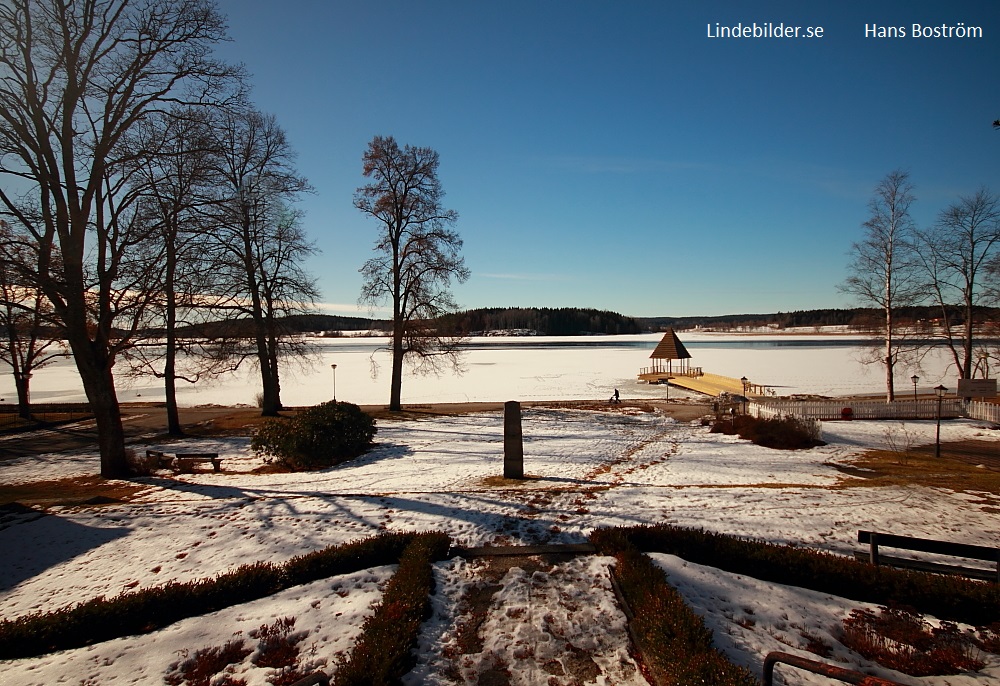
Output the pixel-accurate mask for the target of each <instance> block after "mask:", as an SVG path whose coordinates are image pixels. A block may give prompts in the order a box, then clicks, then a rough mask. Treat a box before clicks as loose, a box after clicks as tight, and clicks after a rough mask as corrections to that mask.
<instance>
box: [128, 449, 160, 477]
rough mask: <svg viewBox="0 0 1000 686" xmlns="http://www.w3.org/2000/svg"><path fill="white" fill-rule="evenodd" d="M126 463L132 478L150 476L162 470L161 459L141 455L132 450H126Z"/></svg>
mask: <svg viewBox="0 0 1000 686" xmlns="http://www.w3.org/2000/svg"><path fill="white" fill-rule="evenodd" d="M125 462H126V464H128V473H129V474H131V475H132V476H150V475H151V474H153V472H155V471H156V470H157V469H159V468H160V458H158V457H149V456H148V455H146V454H145V453H143V454H139V453H137V452H136V451H135V450H133V449H132V448H126V449H125Z"/></svg>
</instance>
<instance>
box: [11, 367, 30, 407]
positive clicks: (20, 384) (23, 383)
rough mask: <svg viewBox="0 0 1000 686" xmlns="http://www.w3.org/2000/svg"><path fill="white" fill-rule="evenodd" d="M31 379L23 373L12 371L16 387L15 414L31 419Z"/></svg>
mask: <svg viewBox="0 0 1000 686" xmlns="http://www.w3.org/2000/svg"><path fill="white" fill-rule="evenodd" d="M30 383H31V381H30V380H29V379H28V378H27V376H26V375H25V374H22V373H21V372H19V371H17V370H15V371H14V387H15V388H16V389H17V415H18V416H19V417H20V418H21V419H31V392H30V391H31V389H30V387H29V384H30Z"/></svg>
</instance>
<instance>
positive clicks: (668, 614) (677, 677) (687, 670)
mask: <svg viewBox="0 0 1000 686" xmlns="http://www.w3.org/2000/svg"><path fill="white" fill-rule="evenodd" d="M615 560H616V563H615V568H614V575H615V578H616V579H617V580H618V583H619V586H620V587H621V591H622V595H624V596H625V599H626V600H627V601H628V604H629V606H630V607H631V608H632V610H633V611H634V612H635V617H634V618H632V619H631V620H630V625H631V627H632V630H633V632H634V634H635V636H636V639H637V640H638V642H639V643H640V646H639V647H640V648H641V649H642V656H643V659H644V662H645V667H646V669H647V670H649V672H650V674H652V675H653V676H654V677H655V681H654V683H658V684H669V685H670V686H687V685H688V684H715V685H716V686H756V684H757V679H755V678H754V677H753V675H751V674H750V672H748V671H747V670H746V669H744V668H743V667H738V666H736V665H734V664H733V663H732V662H730V661H729V660H728V659H727V658H726V656H725V655H723V654H722V653H720V652H719V651H718V650H716V649H715V648H714V647H712V632H711V631H710V630H709V629H708V628H707V627H706V626H705V622H704V621H703V620H702V618H701V617H699V616H698V615H697V614H696V613H695V612H694V611H693V610H692V609H691V608H690V607H688V605H687V603H685V602H684V598H683V597H681V595H680V593H678V592H677V589H675V588H674V587H673V586H671V585H670V584H669V583H668V582H667V579H666V575H665V574H664V573H663V570H661V569H660V568H659V567H657V566H656V564H654V563H653V561H652V560H650V559H649V557H648V556H647V555H643V554H642V553H640V552H639V551H638V550H636V549H635V547H634V546H630V545H627V546H625V547H624V548H623V549H622V550H619V551H618V553H617V554H616V555H615Z"/></svg>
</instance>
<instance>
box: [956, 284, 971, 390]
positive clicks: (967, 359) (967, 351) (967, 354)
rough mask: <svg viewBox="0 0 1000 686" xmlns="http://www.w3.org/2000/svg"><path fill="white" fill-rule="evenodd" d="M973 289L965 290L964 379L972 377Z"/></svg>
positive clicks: (960, 374)
mask: <svg viewBox="0 0 1000 686" xmlns="http://www.w3.org/2000/svg"><path fill="white" fill-rule="evenodd" d="M972 297H973V295H972V291H971V290H970V289H966V292H965V327H964V331H963V334H964V336H963V338H964V340H963V341H962V362H963V364H962V368H961V369H959V370H958V371H959V377H960V378H962V379H971V378H972V338H973V331H972V314H973V310H972Z"/></svg>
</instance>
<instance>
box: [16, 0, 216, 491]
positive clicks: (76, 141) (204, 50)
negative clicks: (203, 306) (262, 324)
mask: <svg viewBox="0 0 1000 686" xmlns="http://www.w3.org/2000/svg"><path fill="white" fill-rule="evenodd" d="M224 38H225V21H224V19H223V17H222V16H221V15H220V14H219V13H218V12H217V11H216V9H215V7H214V5H213V4H212V3H211V2H209V1H208V0H142V1H141V2H140V1H138V0H89V1H88V2H76V1H73V0H5V1H4V2H3V3H2V4H0V174H2V175H4V176H6V177H8V178H11V179H14V181H13V183H16V184H18V186H19V187H24V186H27V187H28V191H27V192H28V193H29V194H31V195H32V196H33V198H34V200H33V201H32V204H33V205H35V206H37V208H38V210H39V217H38V219H37V220H33V219H32V218H31V217H29V216H27V215H26V214H25V213H24V211H23V203H21V202H20V200H19V198H16V197H12V195H11V194H10V193H8V192H7V190H4V189H0V203H2V205H3V206H5V207H6V209H7V210H8V211H9V212H11V213H12V214H13V215H14V216H15V217H16V218H17V219H18V220H19V221H21V222H22V223H24V224H25V226H26V227H27V228H28V231H29V232H30V234H31V235H32V237H33V239H34V241H35V242H36V245H37V260H38V261H37V265H36V269H37V274H38V278H39V286H40V288H41V290H42V292H43V293H44V295H45V297H46V299H47V300H48V301H49V302H50V303H51V304H52V307H53V310H54V311H55V314H56V315H57V316H58V318H59V319H60V320H61V321H62V323H63V325H64V327H65V333H66V337H67V341H68V343H69V347H70V349H71V350H72V352H73V356H74V359H75V361H76V365H77V369H78V370H79V372H80V377H81V380H82V381H83V386H84V389H85V391H86V393H87V398H88V400H89V401H90V404H91V408H92V410H93V412H94V415H95V418H96V420H97V428H98V446H99V449H100V453H101V474H102V475H103V476H105V477H119V476H122V475H124V474H126V473H127V471H128V465H127V462H126V459H125V443H124V434H123V431H122V425H121V412H120V407H119V404H118V398H117V394H116V391H115V383H114V377H113V375H112V368H113V366H114V364H115V359H116V357H117V355H118V354H119V353H120V352H121V350H122V349H123V348H124V347H126V346H127V345H128V341H129V340H130V336H131V335H132V333H134V332H135V331H136V330H138V329H139V328H140V327H141V326H144V325H145V324H146V323H147V322H146V321H145V319H144V312H145V306H146V305H147V304H148V299H149V293H150V291H149V286H150V280H151V279H153V278H154V276H155V271H156V270H155V267H156V266H157V265H159V264H161V263H162V254H160V252H161V242H160V241H158V240H157V238H158V236H157V235H156V232H155V231H154V230H152V228H151V227H150V226H149V225H148V223H147V222H146V221H144V217H143V216H142V214H141V213H139V212H138V211H137V204H138V201H139V198H140V197H141V195H142V194H141V192H140V191H139V189H137V187H136V186H135V182H136V177H135V175H134V173H133V171H134V169H135V165H134V164H131V162H132V161H131V160H129V159H128V158H127V156H128V150H127V148H125V147H123V142H124V139H125V137H126V136H127V135H128V133H129V132H130V131H131V130H132V129H133V127H135V126H136V125H137V124H138V123H139V122H141V121H142V120H143V119H144V118H145V117H147V116H149V115H150V114H151V113H152V112H155V111H159V110H163V109H166V108H167V107H168V106H169V105H171V104H174V103H178V102H187V103H190V104H204V103H210V102H216V101H217V100H218V99H219V98H220V97H221V91H220V88H222V87H228V84H229V78H230V77H231V76H232V75H233V70H232V69H231V68H230V67H228V66H226V65H223V64H221V63H219V62H217V61H216V60H214V59H212V57H211V50H212V48H213V46H214V44H215V43H217V42H218V41H220V40H222V39H224ZM130 170H131V171H130Z"/></svg>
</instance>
